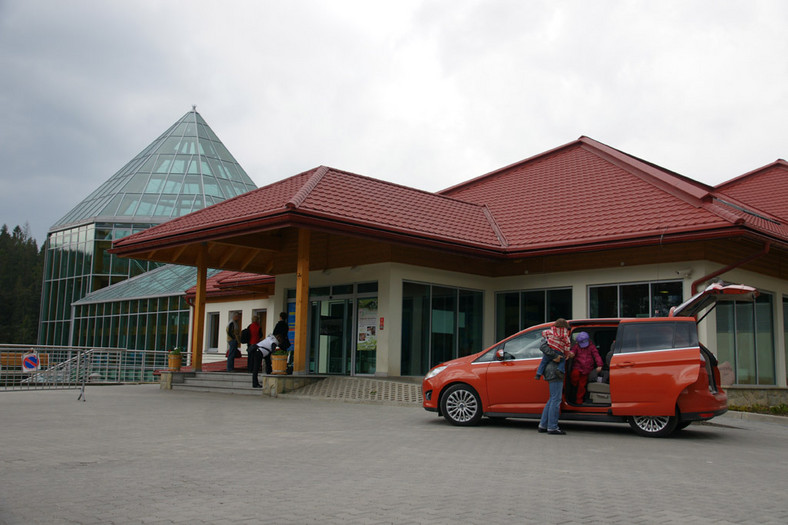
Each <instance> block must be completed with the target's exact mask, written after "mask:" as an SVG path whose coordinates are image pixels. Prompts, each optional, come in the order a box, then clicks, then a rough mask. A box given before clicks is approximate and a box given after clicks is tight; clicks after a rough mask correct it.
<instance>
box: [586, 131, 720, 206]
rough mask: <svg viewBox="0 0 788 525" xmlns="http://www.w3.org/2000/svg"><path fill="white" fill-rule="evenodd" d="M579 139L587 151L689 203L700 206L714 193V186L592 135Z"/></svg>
mask: <svg viewBox="0 0 788 525" xmlns="http://www.w3.org/2000/svg"><path fill="white" fill-rule="evenodd" d="M578 141H580V142H581V144H583V145H584V146H586V151H591V152H592V153H595V154H596V155H598V156H605V157H608V158H607V159H606V160H607V161H608V162H611V163H612V164H615V165H617V166H618V167H619V168H621V169H624V170H625V171H627V172H628V173H631V174H632V175H634V176H636V177H638V178H640V179H644V180H646V182H649V183H650V184H651V185H652V186H655V187H657V188H659V189H661V190H663V191H666V192H668V193H670V194H671V195H673V196H674V197H678V198H680V199H682V200H684V201H685V202H687V203H689V204H693V205H695V206H700V204H701V203H703V202H704V201H707V200H708V199H709V197H710V195H711V194H712V191H713V188H712V187H711V186H707V185H705V184H702V183H699V182H697V181H694V180H692V179H690V178H688V177H685V176H684V175H681V174H678V173H675V172H672V171H670V170H667V169H665V168H663V167H662V166H659V165H657V164H653V163H650V162H647V161H644V160H641V159H639V158H637V157H635V156H633V155H630V154H629V153H625V152H623V151H621V150H618V149H616V148H613V147H611V146H608V145H607V144H604V143H602V142H599V141H596V140H594V139H592V138H590V137H586V136H582V137H580V138H579V139H578ZM622 164H623V165H622Z"/></svg>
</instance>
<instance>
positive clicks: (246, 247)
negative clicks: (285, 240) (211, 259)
mask: <svg viewBox="0 0 788 525" xmlns="http://www.w3.org/2000/svg"><path fill="white" fill-rule="evenodd" d="M211 244H215V245H217V246H227V247H228V248H243V249H244V250H249V249H252V250H258V251H261V252H272V253H273V252H278V251H279V250H281V247H280V246H275V247H262V246H256V245H244V244H240V243H234V242H226V241H225V242H222V241H212V242H211ZM277 244H281V242H277Z"/></svg>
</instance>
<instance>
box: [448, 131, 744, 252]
mask: <svg viewBox="0 0 788 525" xmlns="http://www.w3.org/2000/svg"><path fill="white" fill-rule="evenodd" d="M709 190H710V188H708V187H706V186H704V185H702V184H700V183H695V182H693V181H690V180H689V179H686V178H684V177H681V176H678V175H675V174H672V173H670V172H668V171H666V170H662V169H660V168H657V167H655V166H653V165H651V164H648V163H645V162H642V161H640V160H638V159H636V158H634V157H631V156H628V155H626V154H623V153H621V152H619V151H617V150H614V149H613V148H609V147H607V146H605V145H603V144H600V143H598V142H595V141H593V140H591V139H588V138H586V137H581V138H580V139H578V140H577V141H575V142H572V143H569V144H566V145H564V146H562V147H560V148H556V149H554V150H551V151H549V152H547V153H544V154H542V155H538V156H536V157H532V158H530V159H527V160H524V161H522V162H519V163H516V164H513V165H511V166H507V167H505V168H502V169H500V170H497V171H494V172H492V173H489V174H487V175H484V176H482V177H479V178H476V179H473V180H471V181H468V182H466V183H463V184H460V185H457V186H453V187H451V188H449V189H447V190H444V191H443V192H441V194H443V195H450V196H453V197H456V198H458V199H462V200H467V201H472V202H481V203H484V204H487V206H488V207H489V208H490V210H491V211H492V213H493V215H494V216H495V218H496V220H497V222H498V224H499V225H501V230H502V231H503V234H504V236H505V237H506V238H507V239H508V240H509V244H510V250H526V251H527V250H536V249H544V248H549V247H555V246H559V245H567V244H572V245H578V244H587V243H598V242H603V241H613V240H617V239H624V238H636V237H641V236H654V235H662V234H663V233H677V232H683V231H698V230H708V229H711V228H720V227H724V226H729V225H730V221H729V220H725V219H724V218H721V217H720V216H718V215H717V214H715V213H713V212H710V211H708V210H707V209H705V207H704V199H707V198H708V196H709Z"/></svg>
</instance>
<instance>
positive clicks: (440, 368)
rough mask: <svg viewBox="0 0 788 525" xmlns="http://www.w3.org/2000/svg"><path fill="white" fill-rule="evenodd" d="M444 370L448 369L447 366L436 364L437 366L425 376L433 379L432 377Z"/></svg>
mask: <svg viewBox="0 0 788 525" xmlns="http://www.w3.org/2000/svg"><path fill="white" fill-rule="evenodd" d="M444 370H446V367H445V366H436V367H435V368H433V369H432V370H430V371H429V372H428V373H427V375H426V376H425V377H424V379H431V378H433V377H435V376H436V375H438V374H440V373H441V372H443V371H444Z"/></svg>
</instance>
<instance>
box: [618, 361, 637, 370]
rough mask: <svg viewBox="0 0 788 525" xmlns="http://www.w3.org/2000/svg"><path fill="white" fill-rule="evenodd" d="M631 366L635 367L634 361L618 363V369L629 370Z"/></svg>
mask: <svg viewBox="0 0 788 525" xmlns="http://www.w3.org/2000/svg"><path fill="white" fill-rule="evenodd" d="M633 366H635V362H634V361H622V362H620V363H618V367H619V368H631V367H633Z"/></svg>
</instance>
